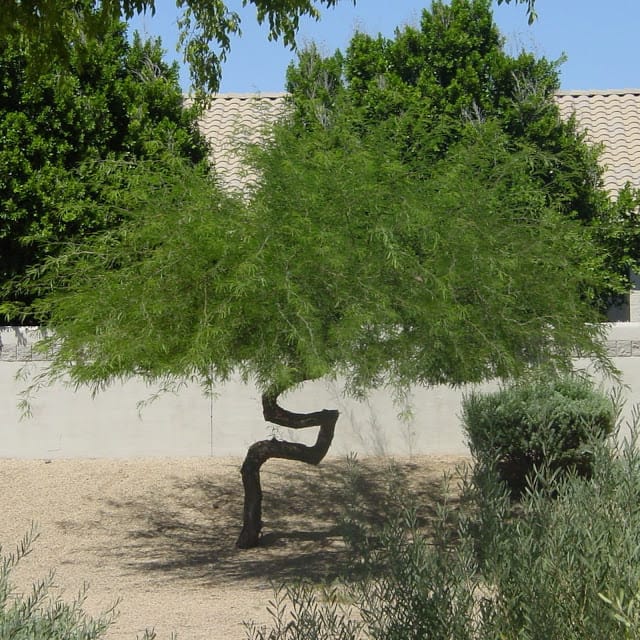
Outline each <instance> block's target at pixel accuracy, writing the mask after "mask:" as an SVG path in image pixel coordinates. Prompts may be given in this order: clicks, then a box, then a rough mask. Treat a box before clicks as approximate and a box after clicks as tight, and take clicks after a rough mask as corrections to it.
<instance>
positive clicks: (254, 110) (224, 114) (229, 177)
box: [199, 93, 286, 192]
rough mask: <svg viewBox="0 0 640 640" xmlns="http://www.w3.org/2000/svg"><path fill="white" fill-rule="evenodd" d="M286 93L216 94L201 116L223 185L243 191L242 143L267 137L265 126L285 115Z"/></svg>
mask: <svg viewBox="0 0 640 640" xmlns="http://www.w3.org/2000/svg"><path fill="white" fill-rule="evenodd" d="M285 100H286V94H285V93H261V94H255V93H251V94H246V93H226V94H219V95H216V96H215V97H214V98H213V100H212V103H211V106H210V107H209V109H208V110H207V111H206V112H205V113H204V114H203V116H202V117H201V118H200V122H199V124H200V129H201V131H202V132H203V134H204V135H205V136H206V138H207V140H208V141H209V143H210V145H211V155H210V159H211V161H212V163H213V165H214V167H215V169H216V172H217V174H218V176H219V177H220V178H221V179H222V182H223V184H224V185H225V186H226V187H227V188H229V189H230V190H232V191H237V192H240V191H243V186H244V185H246V183H247V181H251V180H252V178H253V176H251V175H248V174H247V173H246V171H245V170H244V168H243V167H242V163H241V157H242V149H243V145H245V144H248V143H255V142H259V141H260V140H261V139H264V134H265V131H264V130H265V127H266V126H268V125H269V124H272V123H273V122H275V120H277V119H278V118H279V117H281V116H282V115H283V114H284V111H285Z"/></svg>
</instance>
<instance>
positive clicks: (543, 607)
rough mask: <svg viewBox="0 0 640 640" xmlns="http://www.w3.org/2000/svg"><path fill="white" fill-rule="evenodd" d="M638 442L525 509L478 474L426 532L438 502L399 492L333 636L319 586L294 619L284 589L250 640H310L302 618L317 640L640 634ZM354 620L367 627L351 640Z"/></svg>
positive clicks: (555, 481)
mask: <svg viewBox="0 0 640 640" xmlns="http://www.w3.org/2000/svg"><path fill="white" fill-rule="evenodd" d="M635 432H636V433H637V430H636V431H635ZM636 444H637V442H636V440H635V437H634V438H632V440H631V441H625V442H624V443H623V444H622V445H620V446H615V447H609V446H607V445H606V444H605V443H600V444H598V445H597V446H596V447H595V449H594V466H593V476H592V478H591V479H590V480H585V479H582V478H579V477H577V476H570V477H565V478H559V477H558V476H557V475H553V474H552V475H548V474H547V473H546V472H544V471H541V472H540V473H539V475H538V476H537V477H536V478H535V479H534V480H533V482H532V485H531V487H530V490H529V491H528V492H527V493H526V495H525V496H524V497H523V500H522V502H521V503H520V505H519V508H518V511H517V512H513V511H512V510H511V509H510V500H509V498H508V495H507V494H506V492H505V489H504V486H503V485H502V484H501V483H500V482H499V481H498V480H497V478H495V477H493V478H491V477H488V476H483V478H484V480H483V481H484V484H483V485H482V486H479V485H477V484H473V482H474V481H471V480H469V478H473V479H475V478H478V477H479V476H478V474H475V473H474V474H471V476H469V477H468V478H467V479H465V481H464V486H463V497H464V500H463V501H462V502H460V503H459V506H457V507H456V503H454V502H448V503H447V502H445V503H443V504H442V505H441V506H440V508H439V510H438V514H439V515H438V517H437V518H436V523H435V526H432V527H431V528H430V529H428V530H427V531H425V529H424V526H423V521H422V520H421V518H420V517H419V514H420V513H424V511H425V510H426V509H427V508H428V507H429V506H431V505H422V504H419V505H412V503H411V501H410V500H408V499H407V497H406V495H405V496H402V495H401V496H400V497H398V496H397V495H396V503H398V502H399V503H400V505H402V506H400V507H398V509H397V511H398V512H399V513H400V515H393V516H391V517H390V518H389V520H388V521H387V523H386V524H385V525H383V527H382V528H381V529H379V530H377V531H375V532H372V536H375V537H372V539H371V544H370V545H369V546H365V547H363V546H362V545H361V544H358V549H359V550H360V551H361V553H362V556H360V557H359V560H360V563H359V564H360V566H364V567H366V568H367V572H365V574H364V575H363V574H360V575H358V578H357V580H355V581H347V582H345V584H344V585H343V586H341V587H340V586H336V587H335V589H337V590H338V591H339V592H340V593H341V600H342V601H343V602H345V603H348V608H347V610H346V611H343V612H342V613H341V614H339V615H338V616H334V618H333V620H334V622H336V623H337V627H336V628H328V627H326V626H325V627H321V626H319V625H318V624H317V622H318V619H319V616H320V615H324V612H325V610H324V609H323V607H322V592H321V591H316V594H315V597H314V595H313V592H312V588H311V586H310V585H306V586H304V587H303V589H304V591H303V592H304V593H305V594H306V597H305V599H304V600H303V601H302V600H300V599H299V600H298V601H297V605H298V606H297V608H296V609H295V615H291V610H292V608H291V606H290V605H291V604H292V599H293V598H295V597H297V595H296V594H297V593H298V587H297V586H296V585H287V586H285V587H284V588H283V589H281V590H280V593H279V606H278V607H277V608H276V609H274V610H273V612H272V613H273V618H274V624H273V626H272V627H271V629H263V630H262V631H261V635H259V636H255V635H254V636H251V638H253V639H255V638H260V639H266V638H268V639H269V640H284V639H285V638H297V637H302V636H298V635H296V633H297V632H298V630H299V629H300V628H301V621H304V625H305V628H312V627H313V628H316V629H319V632H318V633H317V634H316V635H315V636H313V637H315V638H318V640H334V639H336V638H357V639H364V638H373V639H379V640H383V639H384V640H391V639H394V638H398V639H402V640H405V639H411V638H416V639H417V638H427V637H428V638H434V639H436V640H438V639H442V640H471V639H473V640H495V639H496V638H500V639H501V640H548V639H549V638H562V639H563V640H584V639H585V638H602V639H604V638H607V639H608V638H638V637H640V618H639V616H638V614H637V600H638V595H637V594H638V584H639V583H640V582H639V581H640V564H639V560H640V545H639V544H638V540H639V537H640V506H639V502H638V492H639V491H640V453H639V452H638V449H637V447H636ZM551 495H553V498H552V497H550V496H551ZM357 500H358V499H357V498H355V501H356V502H357ZM416 514H418V517H416ZM283 591H284V596H283ZM342 615H344V617H341V616H342ZM347 621H349V623H350V624H351V625H356V624H357V625H358V626H357V630H354V627H353V626H352V627H351V628H350V629H349V632H350V634H351V635H348V634H347V629H346V623H347ZM314 623H316V624H315V626H314Z"/></svg>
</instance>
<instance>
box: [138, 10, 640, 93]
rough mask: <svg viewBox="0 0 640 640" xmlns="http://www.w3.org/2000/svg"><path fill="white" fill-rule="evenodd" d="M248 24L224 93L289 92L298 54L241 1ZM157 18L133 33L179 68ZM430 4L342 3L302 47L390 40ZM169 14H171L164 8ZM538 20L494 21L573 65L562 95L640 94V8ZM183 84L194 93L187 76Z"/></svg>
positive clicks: (512, 37)
mask: <svg viewBox="0 0 640 640" xmlns="http://www.w3.org/2000/svg"><path fill="white" fill-rule="evenodd" d="M228 4H229V5H230V6H231V7H232V8H234V9H235V10H237V11H238V12H239V13H240V14H241V16H242V18H243V36H242V38H239V39H237V40H235V41H234V42H233V46H232V51H231V54H230V56H229V59H228V61H227V63H226V65H225V67H224V71H223V78H222V86H221V91H222V92H239V93H245V92H258V91H259V92H262V93H268V92H273V91H283V90H284V78H285V71H286V68H287V65H288V64H289V62H290V61H291V60H293V59H294V58H295V54H294V53H292V52H291V51H289V50H288V49H286V48H285V47H284V46H283V45H282V44H281V43H280V42H277V43H272V42H268V41H267V37H266V30H265V29H264V28H260V27H258V25H257V23H256V21H255V19H254V18H253V14H252V12H251V10H250V9H246V8H245V9H242V8H241V1H240V0H229V3H228ZM157 5H158V6H159V7H160V8H159V9H158V11H157V13H156V15H155V16H154V17H153V18H150V17H148V16H144V17H140V18H137V19H136V20H135V21H134V23H133V24H134V27H135V28H137V29H139V30H140V31H142V32H143V33H144V34H146V35H159V36H161V37H162V42H163V45H164V47H165V49H167V57H168V58H175V59H177V60H178V61H180V60H181V54H177V53H176V52H175V39H176V34H177V27H176V10H175V4H174V2H173V1H172V0H162V1H158V2H157ZM428 6H430V0H423V1H416V0H358V2H357V4H356V6H355V7H354V6H353V3H352V2H351V0H341V1H340V2H339V3H338V6H337V7H335V8H333V9H323V16H322V19H321V20H320V21H319V22H315V21H312V20H306V21H304V22H303V23H302V25H301V28H300V32H299V35H298V40H299V42H300V43H305V42H308V41H315V42H316V43H317V44H318V45H319V46H320V47H321V49H322V50H324V51H326V52H327V53H331V52H333V51H334V50H335V49H337V48H339V49H344V48H345V47H346V45H347V44H348V42H349V38H350V36H351V35H352V34H353V32H354V31H355V30H360V31H365V32H367V33H372V34H377V33H383V34H384V35H388V36H390V35H392V34H393V31H394V29H395V27H397V26H401V25H405V24H417V23H418V22H419V19H420V14H421V12H422V9H423V8H425V7H428ZM165 7H167V8H165ZM536 8H537V11H538V15H539V17H538V20H537V22H536V23H535V24H534V25H533V26H529V25H528V24H527V19H526V15H525V7H524V6H523V5H513V4H512V5H502V6H500V7H498V6H495V11H494V15H495V18H496V22H497V23H498V26H499V28H500V30H501V31H502V34H503V35H504V36H505V37H506V39H507V48H508V50H509V51H510V52H513V53H516V52H517V51H519V50H520V49H522V48H525V49H527V50H529V51H533V52H535V53H536V54H538V55H540V56H546V57H547V58H550V59H553V60H555V59H558V58H559V57H560V56H561V55H562V54H563V53H564V54H566V56H567V61H566V62H565V63H564V65H563V66H562V67H561V84H562V88H563V89H569V90H571V89H629V88H640V65H639V64H638V61H637V57H638V56H637V53H636V50H637V40H638V39H639V38H640V0H609V2H604V1H603V0H537V1H536ZM181 84H182V85H183V88H184V89H185V90H187V89H188V86H189V80H188V73H187V72H186V70H183V71H182V74H181Z"/></svg>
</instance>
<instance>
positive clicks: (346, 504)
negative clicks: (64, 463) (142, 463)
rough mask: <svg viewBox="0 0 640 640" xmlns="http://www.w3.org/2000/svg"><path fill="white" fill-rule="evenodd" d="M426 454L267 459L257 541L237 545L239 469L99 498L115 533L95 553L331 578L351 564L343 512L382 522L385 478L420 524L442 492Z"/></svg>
mask: <svg viewBox="0 0 640 640" xmlns="http://www.w3.org/2000/svg"><path fill="white" fill-rule="evenodd" d="M428 461H429V459H428V458H424V459H422V460H421V462H420V463H416V462H411V461H407V460H404V461H402V460H401V461H397V462H395V463H394V464H393V466H389V460H388V459H367V460H364V461H362V462H357V463H356V464H354V463H353V462H352V461H348V460H346V459H342V460H330V461H325V462H323V464H322V465H320V466H319V467H311V466H307V465H301V464H300V463H295V462H290V461H279V460H278V461H269V462H268V463H267V464H266V465H265V466H264V467H263V471H262V487H263V493H264V504H263V521H264V527H263V537H262V541H261V546H260V547H258V548H256V549H250V550H243V551H240V550H238V549H236V548H235V541H236V538H237V535H238V533H239V529H240V525H241V517H242V501H243V496H242V483H241V480H240V476H239V474H238V475H235V474H229V475H228V477H225V478H220V477H219V476H217V477H216V478H215V479H208V478H205V477H199V478H194V479H191V480H188V481H185V480H178V479H176V481H175V482H173V483H172V484H169V485H167V486H168V487H169V488H168V489H167V490H166V491H165V492H162V493H149V494H144V495H138V496H136V497H132V498H131V499H127V500H126V501H119V502H118V501H114V500H111V501H110V502H108V504H107V505H106V515H107V518H106V521H105V525H104V526H109V527H114V528H115V527H118V531H119V533H118V538H120V540H119V541H118V542H119V544H118V545H114V548H112V549H109V550H106V549H102V550H100V552H101V553H109V554H110V555H112V556H115V558H116V559H117V561H118V563H119V564H120V566H121V567H123V568H124V569H125V570H126V571H130V572H145V573H147V574H148V573H153V572H157V573H158V574H159V575H163V576H164V577H166V578H167V579H172V580H176V579H179V580H185V581H191V582H193V581H195V582H197V583H199V584H205V585H207V584H209V585H214V584H221V583H224V582H227V581H237V580H240V579H242V580H256V581H260V582H264V581H265V580H267V581H271V582H274V583H278V582H282V581H284V580H296V579H303V578H304V579H308V580H312V581H316V582H331V581H333V580H334V579H336V578H338V577H343V578H344V577H348V575H349V571H350V569H349V566H350V562H349V554H348V550H347V548H346V545H345V543H344V541H343V533H344V531H345V529H344V525H343V521H342V518H343V516H344V514H345V513H346V514H349V513H352V514H353V513H357V517H358V519H359V521H362V522H364V523H366V524H372V525H373V524H376V523H381V522H382V521H383V520H384V518H385V513H387V512H388V511H389V510H390V509H391V508H392V507H393V505H392V504H391V503H390V501H393V500H396V498H394V497H393V495H394V494H393V491H390V485H394V484H395V485H398V486H401V487H402V490H403V492H406V495H407V496H410V499H411V500H412V501H414V502H415V504H416V505H417V507H418V511H419V515H420V518H421V522H422V523H423V524H424V525H425V526H426V527H427V528H428V527H429V522H430V519H432V518H434V517H435V513H436V508H437V504H438V503H440V502H441V501H442V500H443V486H442V472H443V465H442V464H437V463H434V464H433V465H431V468H429V462H428ZM114 542H115V540H114Z"/></svg>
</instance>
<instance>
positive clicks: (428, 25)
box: [288, 0, 640, 310]
mask: <svg viewBox="0 0 640 640" xmlns="http://www.w3.org/2000/svg"><path fill="white" fill-rule="evenodd" d="M558 69H559V63H558V62H550V61H548V60H546V59H544V58H540V59H538V58H536V57H535V56H534V55H532V54H530V53H526V52H524V51H523V52H521V53H519V54H518V55H517V56H511V55H509V54H507V53H506V51H505V49H504V41H503V38H502V37H501V35H500V33H499V31H498V28H497V26H496V24H495V22H494V20H493V16H492V13H491V3H490V1H489V0H453V1H452V2H450V3H444V2H441V1H439V0H437V1H435V2H433V4H432V5H431V7H430V8H429V9H425V10H423V12H422V18H421V21H420V24H419V25H418V26H406V27H403V28H402V29H398V30H396V32H395V35H394V36H393V37H392V38H385V37H382V36H381V35H378V36H377V37H373V36H370V35H366V34H364V33H357V34H356V35H355V36H354V37H353V38H352V40H351V43H350V45H349V47H348V49H347V51H346V53H345V54H342V53H340V52H337V53H336V54H334V55H331V56H327V57H323V56H322V55H320V54H319V52H318V50H317V49H316V48H315V47H313V46H312V47H310V48H308V49H307V50H305V51H303V52H301V53H300V56H299V61H298V63H297V64H296V65H292V66H291V67H290V68H289V70H288V89H289V91H290V92H291V93H292V103H293V105H294V106H295V111H296V117H297V121H296V123H297V125H298V126H300V127H302V128H305V129H308V128H313V127H324V126H328V125H330V123H332V122H333V121H334V120H335V118H336V113H337V112H339V111H344V110H345V109H348V110H349V111H350V113H351V116H350V117H351V119H352V127H353V129H354V130H357V131H359V132H361V133H362V134H363V135H365V134H366V133H367V132H370V131H371V130H379V129H380V128H383V129H384V131H385V135H386V136H387V138H388V140H389V143H390V144H393V145H394V146H395V147H396V148H397V150H398V153H399V159H400V160H401V161H402V162H403V163H405V164H407V165H408V166H409V167H411V169H412V170H413V171H414V172H415V173H416V174H418V175H422V176H425V177H429V176H430V175H431V174H432V172H433V171H434V170H438V168H439V167H438V164H437V163H438V161H439V160H441V159H442V158H443V157H444V156H446V154H447V153H448V150H449V149H450V147H451V146H453V145H455V144H457V143H459V142H460V141H461V140H464V139H465V136H466V135H467V131H468V128H469V126H473V125H474V124H477V123H492V124H493V125H494V126H497V127H499V129H500V130H501V131H502V132H503V133H504V134H505V136H506V137H505V145H506V146H507V147H508V148H509V149H512V150H514V151H517V150H519V149H521V148H522V147H523V146H526V147H532V148H535V149H537V150H539V151H540V153H539V154H538V155H534V156H531V159H530V162H531V167H530V172H531V174H532V175H533V176H535V179H536V181H537V182H539V183H540V185H541V186H542V187H543V188H544V189H545V190H546V198H548V202H549V203H550V204H552V205H553V207H554V208H556V209H557V210H558V211H560V212H562V213H563V214H564V215H566V216H568V217H570V218H573V219H577V220H580V221H581V222H582V223H583V224H584V225H585V228H586V229H587V233H588V234H589V235H591V236H592V237H593V238H594V239H595V240H596V241H597V242H598V245H599V248H600V252H601V254H602V255H603V256H605V261H604V267H605V269H604V273H605V274H606V277H605V279H604V280H603V281H602V283H601V285H600V287H601V288H600V289H599V290H598V291H597V292H596V293H597V299H596V301H595V303H596V304H597V305H598V306H599V307H600V308H601V310H605V309H606V308H607V307H608V305H609V304H610V302H611V301H612V299H613V298H615V297H616V296H619V295H621V294H623V293H624V292H625V291H628V288H629V278H628V274H629V270H628V267H629V266H630V265H631V266H635V261H636V260H638V259H639V258H640V250H639V249H638V246H637V241H636V240H635V232H634V229H635V226H636V225H635V214H633V213H632V214H631V215H625V213H626V212H627V211H634V209H630V208H629V207H626V208H624V212H625V213H623V212H622V210H621V209H620V207H613V208H612V205H611V203H610V202H609V199H608V196H607V194H606V192H605V191H604V190H603V189H602V169H601V168H600V167H599V165H598V154H599V150H598V149H597V148H595V149H594V148H591V147H590V146H589V145H588V144H587V143H586V141H585V138H584V135H583V134H580V133H578V129H577V123H576V121H575V120H574V119H569V120H568V121H563V120H562V119H561V117H560V113H559V109H558V106H557V104H556V103H555V101H554V93H555V91H556V90H557V89H558V87H559V77H558ZM625 202H626V203H627V204H630V202H629V200H628V199H627V200H625ZM620 220H624V222H625V224H623V225H622V229H624V231H623V230H621V225H619V224H617V223H618V222H620ZM621 253H623V254H624V255H623V256H620V254H621ZM621 257H624V258H626V260H619V258H621ZM631 263H633V264H631ZM602 267H603V265H602V264H600V265H595V264H594V265H593V268H596V269H602Z"/></svg>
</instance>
